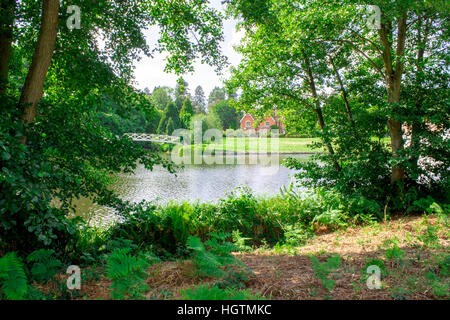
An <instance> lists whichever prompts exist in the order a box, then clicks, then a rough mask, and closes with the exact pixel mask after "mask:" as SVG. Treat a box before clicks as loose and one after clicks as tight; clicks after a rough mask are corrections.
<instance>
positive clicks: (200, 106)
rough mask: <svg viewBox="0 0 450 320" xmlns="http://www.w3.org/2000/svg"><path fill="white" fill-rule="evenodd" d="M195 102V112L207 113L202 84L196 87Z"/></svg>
mask: <svg viewBox="0 0 450 320" xmlns="http://www.w3.org/2000/svg"><path fill="white" fill-rule="evenodd" d="M193 104H194V110H195V113H206V97H205V92H204V91H203V88H202V86H197V88H195V94H194V100H193Z"/></svg>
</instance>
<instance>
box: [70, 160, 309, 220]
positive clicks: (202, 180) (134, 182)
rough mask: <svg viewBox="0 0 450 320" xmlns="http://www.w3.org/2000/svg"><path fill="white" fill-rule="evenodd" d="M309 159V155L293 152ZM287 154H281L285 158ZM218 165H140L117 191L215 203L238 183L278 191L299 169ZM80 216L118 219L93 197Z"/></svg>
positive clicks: (136, 197)
mask: <svg viewBox="0 0 450 320" xmlns="http://www.w3.org/2000/svg"><path fill="white" fill-rule="evenodd" d="M290 156H292V157H295V158H297V159H304V160H306V159H307V158H308V157H309V156H308V155H290ZM236 157H249V156H244V155H241V156H236ZM286 157H287V155H283V156H280V161H279V162H280V163H281V161H282V160H283V159H284V158H286ZM242 162H245V163H247V164H231V165H230V164H221V165H218V164H215V165H207V164H201V165H185V166H184V168H183V169H179V170H178V171H177V173H176V174H170V173H169V172H168V171H167V170H166V169H164V168H162V167H155V168H154V170H153V171H148V170H146V169H145V168H144V167H143V166H138V167H137V169H136V171H135V172H134V174H120V175H118V177H117V178H118V179H117V183H116V184H115V185H114V186H112V188H113V190H114V191H115V192H116V193H117V194H119V195H120V197H121V198H122V199H124V200H128V201H132V202H140V201H142V200H146V201H157V202H159V203H164V202H168V201H192V202H193V201H197V200H198V201H200V202H215V201H217V200H218V199H220V198H222V197H224V196H225V195H226V193H227V192H229V191H231V190H233V189H235V188H236V187H238V186H247V187H249V188H250V189H251V190H252V191H253V192H254V193H255V194H259V195H270V194H275V193H277V192H278V191H279V190H280V188H281V187H282V186H288V185H289V184H290V183H291V181H292V176H293V174H294V173H295V171H293V170H290V169H288V168H286V167H283V166H282V165H281V164H274V163H272V164H269V165H262V164H248V163H249V161H242ZM77 215H81V216H83V217H85V218H87V219H91V220H92V219H94V220H95V221H96V222H97V223H101V224H104V223H108V221H110V220H111V219H114V211H113V210H112V209H110V208H107V207H101V206H98V205H96V204H93V203H92V201H90V200H89V199H81V200H78V201H77Z"/></svg>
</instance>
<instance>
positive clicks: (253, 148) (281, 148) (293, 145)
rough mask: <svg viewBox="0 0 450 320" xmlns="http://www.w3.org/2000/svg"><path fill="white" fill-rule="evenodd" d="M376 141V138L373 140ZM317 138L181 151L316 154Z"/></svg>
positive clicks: (237, 140) (231, 142)
mask: <svg viewBox="0 0 450 320" xmlns="http://www.w3.org/2000/svg"><path fill="white" fill-rule="evenodd" d="M373 140H378V138H373ZM319 141H320V139H319V138H279V139H278V140H277V141H275V140H272V139H271V138H267V139H262V138H256V137H233V138H223V139H222V140H221V141H218V142H211V143H208V144H193V145H191V146H184V147H182V148H183V151H187V150H188V148H190V149H191V151H192V152H199V151H203V152H205V151H207V152H211V153H212V152H238V153H243V152H248V153H258V152H262V153H265V152H270V151H277V152H279V153H286V154H293V153H306V154H309V153H318V152H326V149H325V148H323V147H321V148H315V147H313V144H314V143H317V142H319ZM381 141H382V142H383V143H384V144H386V145H389V141H390V140H389V138H384V139H382V140H381Z"/></svg>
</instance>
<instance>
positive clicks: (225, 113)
mask: <svg viewBox="0 0 450 320" xmlns="http://www.w3.org/2000/svg"><path fill="white" fill-rule="evenodd" d="M209 113H214V114H216V115H217V117H218V118H219V119H220V123H221V127H222V130H226V129H237V128H238V127H239V114H238V113H237V112H236V109H235V108H233V107H232V106H231V105H230V101H227V100H222V101H219V102H218V103H216V104H214V105H213V106H211V107H210V110H209Z"/></svg>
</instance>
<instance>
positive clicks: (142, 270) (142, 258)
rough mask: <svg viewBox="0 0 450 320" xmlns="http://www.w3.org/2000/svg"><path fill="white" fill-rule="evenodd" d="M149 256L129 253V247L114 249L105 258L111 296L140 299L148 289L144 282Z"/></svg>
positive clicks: (114, 297) (120, 298)
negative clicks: (110, 282)
mask: <svg viewBox="0 0 450 320" xmlns="http://www.w3.org/2000/svg"><path fill="white" fill-rule="evenodd" d="M149 266H150V258H149V257H148V256H146V255H144V254H142V253H139V254H138V255H137V256H132V255H131V254H130V249H129V248H124V249H116V250H114V251H113V252H112V253H111V254H110V255H109V257H108V258H107V266H106V271H107V277H108V278H109V279H111V280H112V284H111V289H112V292H111V297H112V298H113V299H119V300H122V299H124V298H131V299H141V298H143V294H144V293H145V292H146V291H147V290H148V289H149V287H148V286H147V284H146V283H145V279H146V278H147V272H146V270H147V269H148V267H149Z"/></svg>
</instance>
